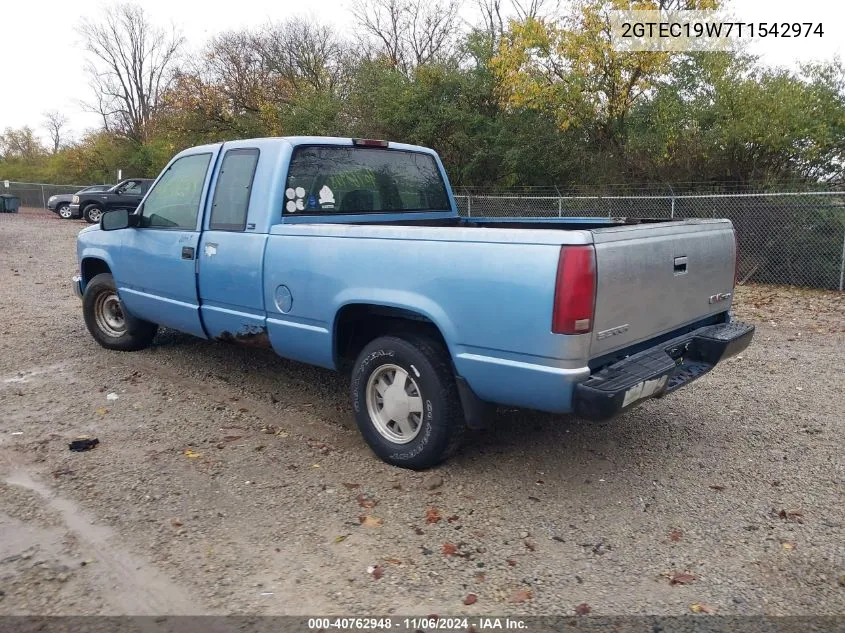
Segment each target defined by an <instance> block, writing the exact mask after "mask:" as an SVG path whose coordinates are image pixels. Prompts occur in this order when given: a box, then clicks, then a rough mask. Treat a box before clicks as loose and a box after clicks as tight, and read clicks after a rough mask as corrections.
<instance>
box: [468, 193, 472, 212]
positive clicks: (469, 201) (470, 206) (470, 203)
mask: <svg viewBox="0 0 845 633" xmlns="http://www.w3.org/2000/svg"><path fill="white" fill-rule="evenodd" d="M467 217H468V218H471V217H472V192H468V193H467Z"/></svg>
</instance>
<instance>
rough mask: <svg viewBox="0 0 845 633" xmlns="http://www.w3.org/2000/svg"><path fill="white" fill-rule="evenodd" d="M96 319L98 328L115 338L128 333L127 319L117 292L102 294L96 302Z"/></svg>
mask: <svg viewBox="0 0 845 633" xmlns="http://www.w3.org/2000/svg"><path fill="white" fill-rule="evenodd" d="M94 319H95V320H96V321H97V327H98V328H100V330H101V331H102V332H103V333H104V334H106V335H107V336H111V337H113V338H118V337H120V336H122V335H123V333H124V332H125V331H126V319H125V318H124V316H123V308H121V307H120V299H119V298H118V296H117V293H116V292H101V293H100V294H99V295H97V298H96V299H95V300H94Z"/></svg>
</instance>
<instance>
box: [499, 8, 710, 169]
mask: <svg viewBox="0 0 845 633" xmlns="http://www.w3.org/2000/svg"><path fill="white" fill-rule="evenodd" d="M669 5H671V6H672V7H676V6H681V5H683V6H684V7H685V8H689V9H713V8H716V7H717V5H718V0H685V1H683V2H682V1H679V0H633V2H631V1H629V0H575V1H574V2H573V4H572V10H571V12H570V13H569V15H568V16H566V17H565V18H564V19H563V20H560V21H552V20H547V19H543V18H536V17H531V16H526V17H525V18H523V19H520V20H516V21H513V22H512V23H511V26H510V29H509V32H508V33H507V34H506V37H505V39H504V41H503V42H502V44H501V46H500V48H499V54H498V55H497V56H496V57H495V58H494V59H493V61H492V65H493V68H494V70H495V72H496V75H497V77H498V79H499V81H500V84H501V94H502V98H503V101H504V103H505V104H506V105H507V106H509V107H516V108H519V107H528V108H535V109H541V110H547V111H550V112H554V113H555V116H556V117H557V119H558V122H559V123H560V126H561V128H563V129H566V128H568V127H570V126H580V127H583V128H584V129H585V131H587V133H588V134H590V136H591V138H592V140H593V142H595V143H597V144H598V145H599V146H602V147H604V148H605V149H606V150H607V151H613V152H616V153H621V152H622V151H623V148H622V143H621V141H622V139H623V138H624V128H625V122H626V117H627V116H628V114H629V112H630V111H631V109H632V108H633V107H634V105H635V104H636V103H637V102H638V101H640V100H641V99H643V98H644V97H645V95H646V94H647V92H648V91H649V90H650V88H651V87H652V85H653V84H654V82H655V81H656V80H657V79H658V78H660V77H662V76H663V75H664V74H665V73H666V72H667V70H668V68H669V62H670V54H669V53H662V52H661V53H656V52H620V51H616V50H614V49H613V47H612V45H611V39H610V35H611V20H610V12H611V11H612V10H617V9H620V10H621V9H637V10H658V9H660V8H661V7H668V6H669Z"/></svg>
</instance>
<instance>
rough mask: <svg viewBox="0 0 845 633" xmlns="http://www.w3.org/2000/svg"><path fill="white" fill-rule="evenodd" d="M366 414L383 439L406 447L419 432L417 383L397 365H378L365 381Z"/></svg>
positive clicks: (419, 416)
mask: <svg viewBox="0 0 845 633" xmlns="http://www.w3.org/2000/svg"><path fill="white" fill-rule="evenodd" d="M367 411H368V413H369V414H370V420H371V421H372V423H373V426H374V427H375V428H376V430H377V431H378V432H379V434H380V435H381V436H382V437H383V438H385V439H386V440H388V441H390V442H393V443H394V444H407V443H408V442H410V441H412V440H413V439H414V438H415V437H417V435H419V433H420V429H422V413H423V401H422V394H421V393H420V388H419V386H418V385H417V381H416V380H414V379H413V378H412V377H411V376H410V375H409V374H408V372H407V371H405V370H404V369H402V368H401V367H399V366H398V365H382V366H381V367H379V368H378V369H376V370H375V371H374V372H373V373H372V374H371V375H370V379H369V380H368V381H367Z"/></svg>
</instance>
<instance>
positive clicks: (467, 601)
mask: <svg viewBox="0 0 845 633" xmlns="http://www.w3.org/2000/svg"><path fill="white" fill-rule="evenodd" d="M476 602H478V596H476V595H475V594H474V593H468V594H467V595H466V597H465V598H464V604H465V605H467V606H469V605H471V604H475V603H476Z"/></svg>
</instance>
